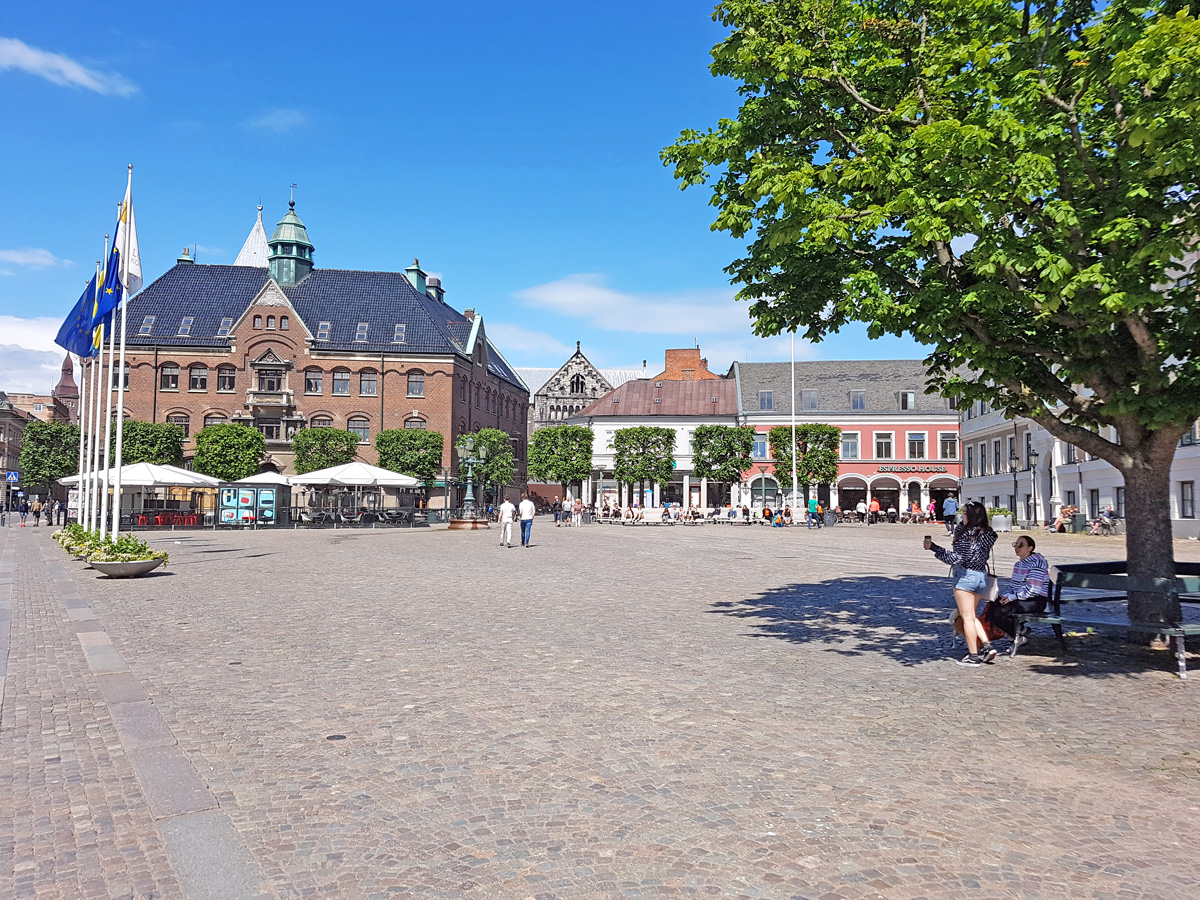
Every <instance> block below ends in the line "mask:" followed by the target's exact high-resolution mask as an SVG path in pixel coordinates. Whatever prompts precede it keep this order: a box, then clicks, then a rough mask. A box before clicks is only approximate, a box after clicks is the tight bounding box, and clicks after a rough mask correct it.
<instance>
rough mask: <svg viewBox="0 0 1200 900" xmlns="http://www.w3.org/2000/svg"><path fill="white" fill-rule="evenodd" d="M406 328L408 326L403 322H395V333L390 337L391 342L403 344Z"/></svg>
mask: <svg viewBox="0 0 1200 900" xmlns="http://www.w3.org/2000/svg"><path fill="white" fill-rule="evenodd" d="M407 329H408V326H407V325H405V324H404V323H403V322H399V323H397V324H396V334H395V336H394V337H393V338H392V343H393V344H403V343H404V333H405V331H407Z"/></svg>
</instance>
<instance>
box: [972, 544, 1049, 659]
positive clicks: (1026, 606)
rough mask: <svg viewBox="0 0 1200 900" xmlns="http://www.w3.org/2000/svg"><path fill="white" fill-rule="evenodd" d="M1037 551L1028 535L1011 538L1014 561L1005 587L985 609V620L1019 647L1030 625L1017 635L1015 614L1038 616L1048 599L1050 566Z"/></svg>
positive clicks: (1044, 609) (1027, 637)
mask: <svg viewBox="0 0 1200 900" xmlns="http://www.w3.org/2000/svg"><path fill="white" fill-rule="evenodd" d="M1036 551H1037V543H1036V542H1035V541H1034V539H1033V538H1031V537H1026V536H1025V535H1022V536H1021V537H1019V538H1017V539H1016V540H1015V541H1013V552H1014V553H1016V554H1017V561H1016V562H1015V563H1014V564H1013V573H1012V578H1010V579H1009V581H1008V590H1007V591H1005V593H1004V594H1002V595H1001V596H1000V597H999V598H998V599H997V600H996V602H995V603H989V604H988V605H987V608H986V610H985V618H986V619H987V621H988V622H989V623H990V624H991V625H993V626H995V627H996V628H999V629H1000V630H1001V631H1003V632H1004V633H1005V634H1007V635H1008V636H1009V637H1010V638H1012V639H1013V640H1014V641H1016V645H1017V646H1018V647H1020V646H1021V645H1022V644H1024V643H1025V642H1026V641H1028V640H1029V626H1028V625H1026V626H1025V627H1024V628H1022V629H1021V633H1020V634H1017V620H1016V617H1015V614H1016V613H1033V614H1034V615H1038V616H1040V615H1041V614H1042V613H1044V612H1045V611H1046V604H1047V603H1048V602H1049V601H1050V566H1049V564H1048V563H1047V562H1046V557H1044V556H1042V554H1040V553H1038V552H1036Z"/></svg>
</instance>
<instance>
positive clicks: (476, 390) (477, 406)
mask: <svg viewBox="0 0 1200 900" xmlns="http://www.w3.org/2000/svg"><path fill="white" fill-rule="evenodd" d="M480 393H481V388H480V386H479V385H475V408H476V409H479V395H480Z"/></svg>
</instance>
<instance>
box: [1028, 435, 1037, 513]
mask: <svg viewBox="0 0 1200 900" xmlns="http://www.w3.org/2000/svg"><path fill="white" fill-rule="evenodd" d="M1037 464H1038V452H1037V451H1036V450H1034V449H1033V448H1032V447H1030V448H1029V491H1030V493H1029V497H1030V501H1031V503H1032V504H1033V509H1031V510H1030V513H1031V514H1032V517H1033V524H1034V527H1037V525H1038V518H1039V517H1038V511H1037V509H1038V507H1037Z"/></svg>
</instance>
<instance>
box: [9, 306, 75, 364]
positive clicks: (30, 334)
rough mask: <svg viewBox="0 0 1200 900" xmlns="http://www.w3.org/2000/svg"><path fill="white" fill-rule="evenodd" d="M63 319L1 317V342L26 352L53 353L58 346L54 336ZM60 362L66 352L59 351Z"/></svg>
mask: <svg viewBox="0 0 1200 900" xmlns="http://www.w3.org/2000/svg"><path fill="white" fill-rule="evenodd" d="M60 325H62V319H58V318H54V317H52V316H44V317H42V318H38V319H21V318H18V317H17V316H0V340H2V341H4V344H5V345H6V346H11V345H16V346H18V347H22V348H24V349H26V350H48V351H53V350H55V348H56V347H57V346H58V345H57V344H55V343H54V336H55V335H56V334H58V329H59V326H60ZM58 353H59V357H58V361H59V362H60V363H61V362H62V357H63V355H64V354H65V353H66V351H65V350H59V351H58Z"/></svg>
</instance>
